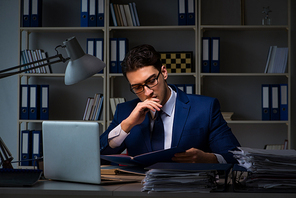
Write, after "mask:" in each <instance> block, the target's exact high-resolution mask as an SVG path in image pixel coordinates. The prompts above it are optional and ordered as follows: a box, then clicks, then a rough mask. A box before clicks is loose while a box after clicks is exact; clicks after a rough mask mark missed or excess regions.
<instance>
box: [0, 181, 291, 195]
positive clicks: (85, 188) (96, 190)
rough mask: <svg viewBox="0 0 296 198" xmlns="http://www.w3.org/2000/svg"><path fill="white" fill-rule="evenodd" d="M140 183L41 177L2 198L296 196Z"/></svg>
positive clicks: (0, 191)
mask: <svg viewBox="0 0 296 198" xmlns="http://www.w3.org/2000/svg"><path fill="white" fill-rule="evenodd" d="M141 188H142V184H141V183H129V184H116V185H93V184H81V183H71V182H59V181H48V180H40V181H38V182H37V183H36V184H35V185H34V186H33V187H0V197H1V198H40V197H42V198H62V197H63V198H70V197H71V198H78V197H83V198H85V197H86V198H94V197H106V198H111V197H116V198H131V197H161V198H165V197H169V198H172V197H182V198H185V197H195V198H196V197H198V198H214V197H221V198H237V197H239V198H249V197H252V198H278V197H285V198H295V197H296V193H236V192H219V193H152V194H147V193H146V192H141Z"/></svg>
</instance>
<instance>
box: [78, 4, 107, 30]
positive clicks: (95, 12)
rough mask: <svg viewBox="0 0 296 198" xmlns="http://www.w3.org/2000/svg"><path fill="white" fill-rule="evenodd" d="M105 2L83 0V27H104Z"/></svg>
mask: <svg viewBox="0 0 296 198" xmlns="http://www.w3.org/2000/svg"><path fill="white" fill-rule="evenodd" d="M104 14H105V0H81V16H80V25H81V27H104Z"/></svg>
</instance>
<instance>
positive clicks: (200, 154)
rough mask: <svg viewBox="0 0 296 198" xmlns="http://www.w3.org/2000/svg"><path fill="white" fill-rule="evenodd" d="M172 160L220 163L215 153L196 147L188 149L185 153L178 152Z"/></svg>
mask: <svg viewBox="0 0 296 198" xmlns="http://www.w3.org/2000/svg"><path fill="white" fill-rule="evenodd" d="M172 160H173V161H175V162H179V163H218V160H217V157H216V155H215V154H214V153H206V152H204V151H202V150H199V149H196V148H191V149H188V150H187V151H185V152H183V153H176V154H175V156H174V157H173V158H172Z"/></svg>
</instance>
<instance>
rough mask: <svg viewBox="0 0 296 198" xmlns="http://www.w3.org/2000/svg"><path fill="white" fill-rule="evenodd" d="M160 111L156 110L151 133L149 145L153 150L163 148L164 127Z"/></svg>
mask: <svg viewBox="0 0 296 198" xmlns="http://www.w3.org/2000/svg"><path fill="white" fill-rule="evenodd" d="M161 113H162V111H159V112H156V119H155V121H154V126H153V131H152V135H151V146H152V150H153V151H157V150H163V148H164V129H163V123H162V119H161Z"/></svg>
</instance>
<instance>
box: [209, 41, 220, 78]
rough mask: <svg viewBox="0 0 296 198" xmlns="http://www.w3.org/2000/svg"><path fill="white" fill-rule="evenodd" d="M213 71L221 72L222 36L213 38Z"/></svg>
mask: <svg viewBox="0 0 296 198" xmlns="http://www.w3.org/2000/svg"><path fill="white" fill-rule="evenodd" d="M211 46H212V47H211V73H219V72H220V38H219V37H212V39H211Z"/></svg>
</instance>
